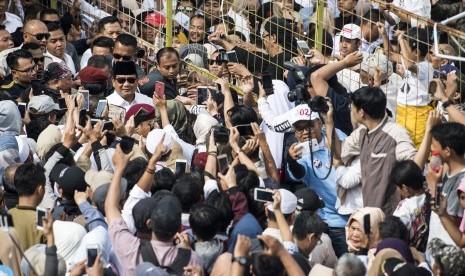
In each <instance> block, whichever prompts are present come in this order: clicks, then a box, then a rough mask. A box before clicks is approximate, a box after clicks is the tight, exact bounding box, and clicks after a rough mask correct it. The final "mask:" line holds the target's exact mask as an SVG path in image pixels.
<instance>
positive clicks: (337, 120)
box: [326, 87, 352, 135]
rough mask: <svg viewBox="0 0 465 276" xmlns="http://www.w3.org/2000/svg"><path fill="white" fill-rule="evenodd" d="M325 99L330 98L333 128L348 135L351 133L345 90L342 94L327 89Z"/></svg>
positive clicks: (348, 103) (348, 104)
mask: <svg viewBox="0 0 465 276" xmlns="http://www.w3.org/2000/svg"><path fill="white" fill-rule="evenodd" d="M326 97H328V98H330V100H331V104H332V105H333V108H334V126H335V127H336V128H338V129H339V130H341V131H342V132H344V133H345V134H347V135H350V133H351V132H352V122H351V120H350V98H349V94H348V93H347V90H344V93H337V92H336V91H334V89H333V88H331V87H329V88H328V92H327V93H326Z"/></svg>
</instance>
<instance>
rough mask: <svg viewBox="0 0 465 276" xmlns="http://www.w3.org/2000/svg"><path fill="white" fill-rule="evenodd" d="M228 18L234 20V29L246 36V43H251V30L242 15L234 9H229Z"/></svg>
mask: <svg viewBox="0 0 465 276" xmlns="http://www.w3.org/2000/svg"><path fill="white" fill-rule="evenodd" d="M228 16H229V17H231V18H232V19H233V20H234V24H235V27H234V29H235V30H236V31H238V32H240V33H242V34H244V36H245V41H246V42H250V30H249V26H248V25H247V21H246V20H245V19H244V17H243V15H242V14H239V13H237V12H235V11H233V10H232V9H229V11H228Z"/></svg>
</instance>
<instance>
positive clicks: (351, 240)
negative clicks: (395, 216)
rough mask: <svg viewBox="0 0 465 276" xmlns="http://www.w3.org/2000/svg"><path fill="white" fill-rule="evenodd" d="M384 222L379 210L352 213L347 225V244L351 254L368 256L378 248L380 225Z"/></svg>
mask: <svg viewBox="0 0 465 276" xmlns="http://www.w3.org/2000/svg"><path fill="white" fill-rule="evenodd" d="M383 220H384V213H383V211H382V210H381V209H379V208H374V207H364V208H360V209H357V210H356V211H355V212H353V213H352V215H351V216H350V218H349V220H348V221H347V224H346V242H347V245H348V250H349V253H355V254H357V255H367V253H368V250H370V249H371V248H374V247H375V246H376V236H377V232H378V225H379V223H380V222H382V221H383Z"/></svg>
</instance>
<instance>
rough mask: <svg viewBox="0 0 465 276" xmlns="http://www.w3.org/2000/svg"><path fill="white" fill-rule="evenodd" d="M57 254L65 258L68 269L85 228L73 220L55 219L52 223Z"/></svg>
mask: <svg viewBox="0 0 465 276" xmlns="http://www.w3.org/2000/svg"><path fill="white" fill-rule="evenodd" d="M53 233H54V235H55V245H56V247H57V254H58V255H60V256H62V257H63V259H65V262H66V267H67V269H68V270H69V269H70V268H71V267H72V266H73V265H74V256H75V254H76V252H77V250H78V248H79V245H80V244H81V241H82V239H83V238H84V236H85V235H86V233H87V232H86V229H85V228H84V227H83V226H81V225H80V224H77V223H75V222H70V221H61V220H57V221H55V222H54V223H53Z"/></svg>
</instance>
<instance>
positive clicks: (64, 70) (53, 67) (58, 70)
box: [44, 62, 73, 82]
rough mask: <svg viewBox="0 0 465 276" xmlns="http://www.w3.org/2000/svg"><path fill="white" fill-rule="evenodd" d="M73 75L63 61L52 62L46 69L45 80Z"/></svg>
mask: <svg viewBox="0 0 465 276" xmlns="http://www.w3.org/2000/svg"><path fill="white" fill-rule="evenodd" d="M72 75H73V74H72V73H71V71H70V70H69V69H68V67H66V65H64V64H63V63H59V62H52V63H50V64H49V65H48V66H47V69H45V72H44V81H45V82H47V81H49V80H52V79H58V80H61V79H65V78H67V77H70V76H72Z"/></svg>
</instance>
